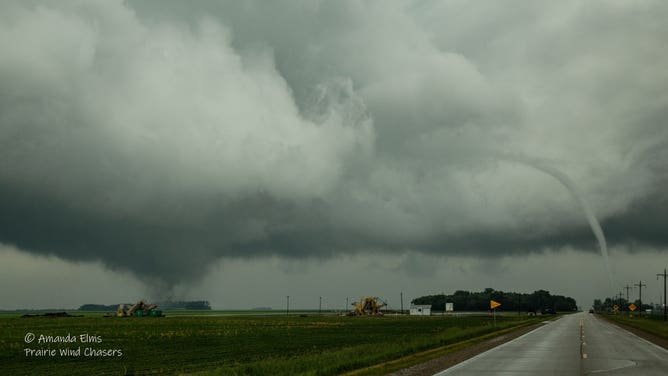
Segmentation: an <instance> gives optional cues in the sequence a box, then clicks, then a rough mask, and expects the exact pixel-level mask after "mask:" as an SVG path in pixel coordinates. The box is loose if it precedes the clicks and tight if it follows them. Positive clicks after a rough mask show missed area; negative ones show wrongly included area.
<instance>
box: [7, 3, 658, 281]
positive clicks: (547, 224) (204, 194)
mask: <svg viewBox="0 0 668 376" xmlns="http://www.w3.org/2000/svg"><path fill="white" fill-rule="evenodd" d="M608 5H609V4H608V3H607V2H606V3H603V2H601V3H598V2H588V3H586V4H582V3H581V2H563V3H559V4H554V5H553V4H543V5H541V6H538V5H536V3H534V2H530V1H526V2H524V1H518V2H514V3H512V6H510V5H508V4H500V3H499V4H496V3H489V4H488V3H485V4H482V3H481V4H464V3H460V2H434V3H430V2H415V3H414V2H385V1H384V2H353V1H345V2H318V1H307V2H299V1H294V2H274V3H266V2H253V1H247V2H243V3H240V2H222V3H221V2H218V1H215V2H208V1H200V2H195V3H192V4H191V3H188V4H185V3H181V2H164V1H159V2H150V1H141V2H127V3H121V2H99V3H98V2H81V3H79V2H72V3H48V2H44V3H41V2H37V3H33V2H15V3H13V2H9V3H4V4H3V5H2V6H0V10H1V12H0V87H1V88H2V90H1V91H0V242H3V243H7V244H14V245H15V246H17V247H19V248H20V249H22V250H23V251H25V252H33V253H42V254H47V253H48V254H53V255H56V256H58V257H62V258H65V259H70V260H99V261H102V262H103V263H104V264H105V265H107V266H108V267H110V268H114V269H123V270H129V271H132V272H133V273H135V274H136V275H138V276H139V277H140V278H143V279H145V280H148V281H152V282H153V283H165V284H167V285H171V284H174V283H178V282H182V281H189V280H192V279H196V278H198V277H200V276H201V275H202V274H203V273H205V272H206V268H207V266H209V265H211V263H212V262H213V261H215V260H217V259H219V258H221V257H248V258H251V257H259V256H266V255H278V256H280V257H298V258H311V257H318V258H319V257H333V256H335V255H337V254H341V253H352V252H368V251H375V252H399V251H405V250H411V251H417V252H428V253H434V254H458V255H479V256H486V257H487V256H489V257H495V256H506V255H521V254H526V253H527V252H532V251H540V250H544V249H559V248H561V247H566V246H574V247H577V248H580V249H583V250H590V251H595V249H596V248H595V247H596V246H595V240H594V237H593V236H592V235H591V232H590V230H589V228H588V224H587V220H586V218H585V217H584V215H583V214H582V212H581V210H580V208H579V207H578V206H577V204H576V203H575V202H574V201H573V200H572V198H571V197H570V196H569V193H568V192H567V191H566V190H565V189H564V188H563V187H562V186H561V185H560V184H558V182H555V181H554V179H551V178H550V177H549V176H544V174H541V173H540V172H539V171H536V170H534V169H531V168H528V167H527V166H522V165H517V164H513V163H507V162H504V161H503V160H499V159H497V158H496V157H495V156H497V155H499V153H512V154H515V155H525V156H528V157H530V158H541V160H546V161H549V163H550V164H551V166H552V167H553V168H555V169H558V170H559V171H562V173H564V174H567V175H568V176H570V178H571V179H572V180H573V181H575V182H576V183H577V184H578V186H579V189H580V190H581V191H582V192H583V195H585V196H586V197H587V200H588V201H589V203H590V205H591V207H592V209H593V212H594V213H596V214H597V215H598V217H599V220H600V221H601V223H602V227H603V230H604V231H605V232H606V235H607V236H608V239H609V241H611V242H612V243H613V244H627V243H628V244H640V245H642V246H644V247H649V248H661V247H665V245H666V244H668V235H666V234H668V233H667V232H666V231H665V226H666V218H668V209H666V208H667V206H666V203H667V202H668V199H667V196H666V193H665V190H663V189H662V188H661V187H662V186H665V183H666V182H667V180H668V171H667V166H666V162H665V161H666V160H668V153H667V152H666V150H668V127H667V126H666V124H665V119H666V108H668V106H667V104H668V103H666V98H668V76H667V75H666V73H665V69H663V67H664V66H665V65H666V64H668V53H667V52H666V51H668V49H665V46H664V45H663V44H664V43H663V41H662V40H661V38H659V37H657V35H663V34H665V32H667V31H668V30H666V29H667V28H668V27H667V26H665V25H664V24H665V23H664V22H663V20H664V19H665V16H666V15H668V14H667V13H668V10H667V6H666V5H664V4H663V3H660V2H646V3H635V4H625V3H620V4H615V6H608ZM641 248H642V247H641ZM634 249H636V250H637V249H638V247H635V248H634Z"/></svg>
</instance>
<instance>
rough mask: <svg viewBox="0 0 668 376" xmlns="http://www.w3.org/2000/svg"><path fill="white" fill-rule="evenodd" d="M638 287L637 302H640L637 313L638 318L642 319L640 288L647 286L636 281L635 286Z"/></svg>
mask: <svg viewBox="0 0 668 376" xmlns="http://www.w3.org/2000/svg"><path fill="white" fill-rule="evenodd" d="M635 286H638V289H639V290H638V300H639V301H640V307H639V311H638V313H640V317H642V287H643V286H647V285H644V284H643V283H642V281H638V283H637V284H636V285H635Z"/></svg>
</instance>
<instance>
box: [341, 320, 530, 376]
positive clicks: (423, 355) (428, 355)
mask: <svg viewBox="0 0 668 376" xmlns="http://www.w3.org/2000/svg"><path fill="white" fill-rule="evenodd" d="M541 321H543V320H542V319H533V320H530V321H527V322H524V323H521V324H519V325H517V326H512V327H509V328H506V329H502V330H499V331H496V332H493V333H489V334H485V335H482V336H479V337H474V338H471V339H467V340H465V341H461V342H457V343H453V344H449V345H445V346H441V347H437V348H435V349H430V350H426V351H422V352H418V353H415V354H411V355H408V356H405V357H402V358H399V359H396V360H391V361H389V362H384V363H381V364H376V365H373V366H370V367H365V368H361V369H358V370H355V371H352V372H348V373H345V374H344V375H345V376H371V375H385V374H388V373H390V372H395V371H399V370H401V369H404V368H408V367H411V366H414V365H417V364H421V363H424V362H427V361H429V360H432V359H435V358H438V357H441V356H443V355H447V354H450V353H453V352H455V351H459V350H463V349H466V348H468V347H471V346H473V345H475V344H478V343H481V342H484V341H487V340H490V339H492V338H496V337H500V336H502V335H504V334H507V333H511V332H514V331H516V330H519V329H521V328H524V327H527V326H531V325H536V324H538V323H539V322H541Z"/></svg>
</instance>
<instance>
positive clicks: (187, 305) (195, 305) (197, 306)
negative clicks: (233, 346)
mask: <svg viewBox="0 0 668 376" xmlns="http://www.w3.org/2000/svg"><path fill="white" fill-rule="evenodd" d="M123 304H125V305H130V306H131V305H132V304H134V303H132V304H131V303H123ZM155 304H157V305H158V308H159V309H163V310H174V309H183V310H193V311H199V310H210V309H211V305H210V304H209V302H208V301H206V300H192V301H175V302H173V301H167V302H156V303H155ZM118 306H119V304H112V305H105V304H84V305H82V306H81V307H79V311H116V310H117V309H118Z"/></svg>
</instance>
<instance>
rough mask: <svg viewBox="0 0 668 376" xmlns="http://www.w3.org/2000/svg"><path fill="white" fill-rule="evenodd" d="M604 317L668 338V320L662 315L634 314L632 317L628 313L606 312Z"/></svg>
mask: <svg viewBox="0 0 668 376" xmlns="http://www.w3.org/2000/svg"><path fill="white" fill-rule="evenodd" d="M604 317H605V318H607V319H609V320H612V321H614V322H619V323H621V324H625V325H628V326H631V327H634V328H637V329H640V330H644V331H646V332H648V333H651V334H654V335H655V336H658V337H661V338H665V339H668V322H664V321H663V316H662V315H652V316H643V317H638V315H637V314H636V315H634V316H633V317H630V316H629V315H628V314H627V313H620V314H617V315H612V314H604Z"/></svg>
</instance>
